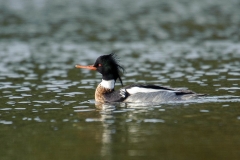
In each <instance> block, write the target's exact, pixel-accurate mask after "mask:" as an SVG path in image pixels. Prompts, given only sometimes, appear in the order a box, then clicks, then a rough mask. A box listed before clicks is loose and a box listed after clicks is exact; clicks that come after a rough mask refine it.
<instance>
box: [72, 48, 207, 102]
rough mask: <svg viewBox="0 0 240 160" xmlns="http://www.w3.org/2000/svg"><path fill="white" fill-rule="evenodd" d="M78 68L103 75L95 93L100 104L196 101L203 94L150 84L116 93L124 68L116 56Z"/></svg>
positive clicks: (101, 57)
mask: <svg viewBox="0 0 240 160" xmlns="http://www.w3.org/2000/svg"><path fill="white" fill-rule="evenodd" d="M75 67H76V68H84V69H89V70H96V71H98V72H99V73H101V74H102V82H101V83H100V84H99V85H98V87H97V88H96V91H95V101H96V102H99V103H107V102H143V103H160V102H168V101H182V100H190V99H195V98H197V97H199V96H203V94H197V93H195V92H193V91H190V90H180V89H174V88H169V87H162V86H157V85H148V84H132V85H129V86H126V87H122V88H121V89H120V90H118V91H115V90H114V87H115V82H116V81H117V79H119V81H120V83H121V85H122V86H123V83H122V79H121V76H120V73H121V71H124V68H123V67H122V66H121V65H120V64H119V63H118V61H117V60H116V56H115V54H113V53H112V54H108V55H103V56H100V57H98V58H97V60H96V62H95V63H94V64H93V65H89V66H82V65H76V66H75Z"/></svg>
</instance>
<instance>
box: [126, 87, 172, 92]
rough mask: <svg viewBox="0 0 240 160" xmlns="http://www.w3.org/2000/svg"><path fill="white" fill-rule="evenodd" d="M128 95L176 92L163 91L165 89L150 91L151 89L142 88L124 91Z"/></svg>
mask: <svg viewBox="0 0 240 160" xmlns="http://www.w3.org/2000/svg"><path fill="white" fill-rule="evenodd" d="M126 90H127V92H128V93H129V94H135V93H139V92H141V93H150V92H160V91H165V92H176V91H171V90H165V89H151V88H143V87H132V88H129V89H126Z"/></svg>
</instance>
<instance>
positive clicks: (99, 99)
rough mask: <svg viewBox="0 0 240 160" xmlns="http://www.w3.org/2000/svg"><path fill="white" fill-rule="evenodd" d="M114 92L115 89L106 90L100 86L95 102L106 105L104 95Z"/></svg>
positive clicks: (96, 92) (97, 89)
mask: <svg viewBox="0 0 240 160" xmlns="http://www.w3.org/2000/svg"><path fill="white" fill-rule="evenodd" d="M111 92H113V89H108V88H104V87H103V86H101V84H99V85H98V87H97V88H96V91H95V101H96V102H99V103H104V102H105V98H104V94H106V93H111Z"/></svg>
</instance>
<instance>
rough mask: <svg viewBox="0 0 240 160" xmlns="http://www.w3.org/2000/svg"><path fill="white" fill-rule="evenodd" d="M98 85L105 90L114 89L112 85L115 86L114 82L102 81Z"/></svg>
mask: <svg viewBox="0 0 240 160" xmlns="http://www.w3.org/2000/svg"><path fill="white" fill-rule="evenodd" d="M100 85H101V86H102V87H104V88H107V89H113V88H114V85H115V80H113V79H112V80H104V79H103V80H102V82H101V83H100Z"/></svg>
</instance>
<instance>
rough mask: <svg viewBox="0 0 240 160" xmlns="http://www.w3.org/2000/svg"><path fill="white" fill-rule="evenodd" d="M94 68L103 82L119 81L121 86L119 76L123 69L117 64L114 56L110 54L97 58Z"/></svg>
mask: <svg viewBox="0 0 240 160" xmlns="http://www.w3.org/2000/svg"><path fill="white" fill-rule="evenodd" d="M94 67H96V68H97V71H98V72H99V73H101V74H102V76H103V79H104V80H111V79H114V80H115V81H116V80H117V79H119V81H120V82H121V85H123V83H122V79H121V76H120V75H121V74H122V73H123V72H124V68H123V67H122V66H121V65H120V64H119V60H118V57H117V56H116V54H114V53H111V54H108V55H103V56H100V57H98V59H97V60H96V62H95V63H94Z"/></svg>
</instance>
